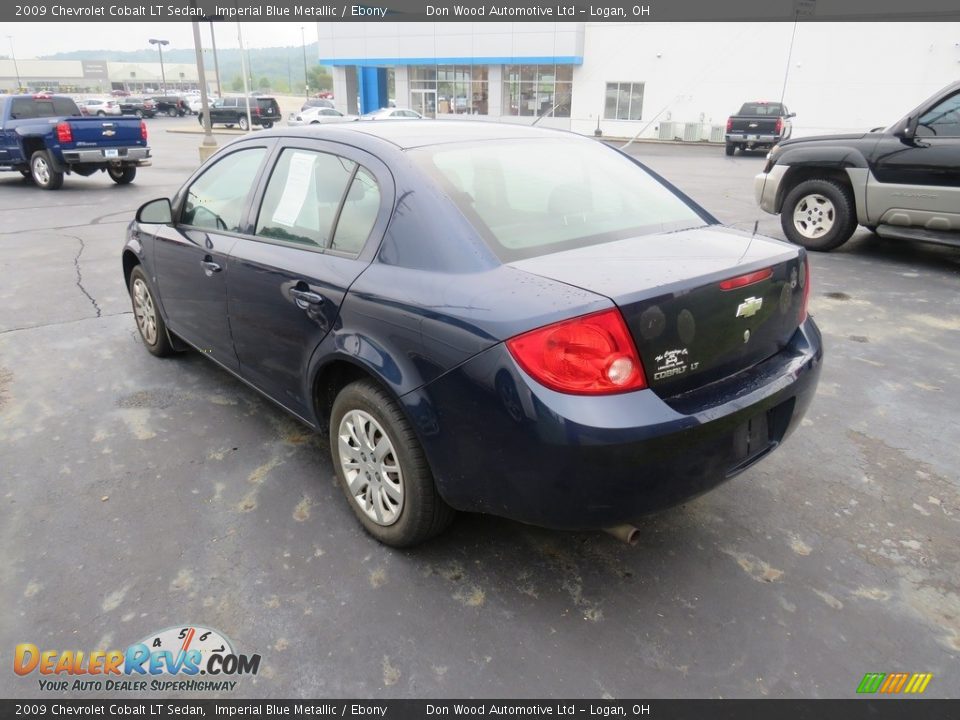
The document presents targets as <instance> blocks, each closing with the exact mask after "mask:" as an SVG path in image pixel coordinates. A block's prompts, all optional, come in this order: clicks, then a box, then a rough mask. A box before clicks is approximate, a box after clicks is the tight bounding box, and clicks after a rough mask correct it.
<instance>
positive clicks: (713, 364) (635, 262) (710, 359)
mask: <svg viewBox="0 0 960 720" xmlns="http://www.w3.org/2000/svg"><path fill="white" fill-rule="evenodd" d="M802 252H803V251H802V250H800V249H798V248H794V247H792V246H788V245H786V244H784V243H780V242H777V241H774V240H770V239H768V238H763V237H759V236H751V235H749V234H746V233H742V232H739V231H734V230H729V229H725V228H719V227H714V226H711V227H707V228H701V229H696V230H686V231H681V232H676V233H661V234H657V235H647V236H641V237H636V238H630V239H626V240H620V241H616V242H610V243H603V244H600V245H592V246H587V247H583V248H579V249H576V250H569V251H565V252H560V253H553V254H550V255H542V256H540V257H536V258H530V259H526V260H520V261H517V262H514V263H511V265H512V266H513V267H516V268H517V269H520V270H524V271H526V272H529V273H533V274H535V275H540V276H542V277H548V278H551V279H553V280H557V281H560V282H564V283H567V284H569V285H574V286H576V287H579V288H582V289H585V290H590V291H591V292H594V293H597V294H600V295H605V296H606V297H608V298H609V299H610V300H612V301H613V302H614V303H615V304H616V305H617V306H618V307H619V308H620V311H621V313H622V314H623V316H624V319H625V320H626V323H627V326H628V328H629V329H630V332H631V334H632V336H633V339H634V342H635V343H636V345H637V350H638V351H639V353H640V357H641V359H642V361H643V365H644V370H645V372H646V377H647V381H648V383H649V385H650V387H651V388H652V389H653V390H655V391H656V392H657V393H658V394H660V395H661V396H664V397H667V396H671V395H675V394H678V393H682V392H686V391H688V390H691V389H693V388H696V387H700V386H703V385H706V384H708V383H711V382H714V381H716V380H719V379H721V378H723V377H727V376H730V375H733V374H736V373H738V372H740V371H742V370H744V369H746V368H749V367H752V366H753V365H755V364H757V363H759V362H762V361H763V360H765V359H767V358H769V357H771V356H772V355H774V354H776V353H777V352H779V351H780V350H782V349H783V348H784V347H785V346H786V345H787V343H788V342H789V341H790V338H791V337H792V336H793V334H794V332H795V331H796V329H797V326H798V324H799V314H800V308H801V306H802V304H803V285H804V284H805V282H806V277H805V266H804V259H803V256H802ZM732 280H736V281H735V282H732V283H731V282H729V281H732ZM737 281H738V282H737ZM739 283H746V284H739ZM730 285H733V287H730Z"/></svg>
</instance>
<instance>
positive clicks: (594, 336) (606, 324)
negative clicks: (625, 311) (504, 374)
mask: <svg viewBox="0 0 960 720" xmlns="http://www.w3.org/2000/svg"><path fill="white" fill-rule="evenodd" d="M507 349H508V350H509V351H510V354H511V355H512V356H513V358H514V360H516V361H517V363H518V364H519V365H520V367H521V368H523V370H524V371H525V372H526V373H527V374H528V375H530V376H531V377H532V378H533V379H534V380H536V381H537V382H539V383H540V384H542V385H546V386H547V387H548V388H551V389H552V390H557V391H559V392H562V393H571V394H574V395H608V394H613V393H622V392H628V391H631V390H641V389H643V388H645V387H647V380H646V377H645V376H644V373H643V365H642V364H641V362H640V356H639V354H638V353H637V348H636V346H635V345H634V344H633V339H632V338H631V337H630V331H629V330H628V329H627V325H626V323H625V322H624V321H623V316H622V315H621V314H620V311H619V310H617V309H616V308H611V309H609V310H602V311H600V312H598V313H592V314H590V315H583V316H581V317H577V318H573V319H572V320H564V321H562V322H558V323H554V324H553V325H547V326H546V327H542V328H538V329H536V330H531V331H530V332H526V333H523V334H522V335H517V336H516V337H514V338H511V339H510V340H507Z"/></svg>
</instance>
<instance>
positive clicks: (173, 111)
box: [167, 108, 177, 117]
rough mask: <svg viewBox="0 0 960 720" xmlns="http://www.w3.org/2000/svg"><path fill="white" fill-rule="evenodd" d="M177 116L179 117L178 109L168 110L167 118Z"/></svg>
mask: <svg viewBox="0 0 960 720" xmlns="http://www.w3.org/2000/svg"><path fill="white" fill-rule="evenodd" d="M176 116H177V109H176V108H170V109H169V110H167V117H176Z"/></svg>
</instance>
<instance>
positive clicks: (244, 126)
mask: <svg viewBox="0 0 960 720" xmlns="http://www.w3.org/2000/svg"><path fill="white" fill-rule="evenodd" d="M237 126H238V127H239V128H240V129H241V130H243V131H247V130H249V129H250V123H249V122H247V116H246V115H241V116H240V117H239V119H237Z"/></svg>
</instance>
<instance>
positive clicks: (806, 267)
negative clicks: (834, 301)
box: [797, 255, 810, 325]
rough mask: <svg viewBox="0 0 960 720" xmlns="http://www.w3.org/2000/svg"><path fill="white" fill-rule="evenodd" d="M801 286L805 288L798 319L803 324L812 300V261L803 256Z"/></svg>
mask: <svg viewBox="0 0 960 720" xmlns="http://www.w3.org/2000/svg"><path fill="white" fill-rule="evenodd" d="M799 280H800V288H801V289H802V290H803V300H801V301H800V315H799V317H798V318H797V321H798V322H799V323H800V324H801V325H802V324H803V322H804V321H805V320H806V319H807V303H808V302H809V301H810V261H809V260H808V259H807V256H806V255H804V256H803V262H802V263H801V264H800V278H799Z"/></svg>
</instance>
